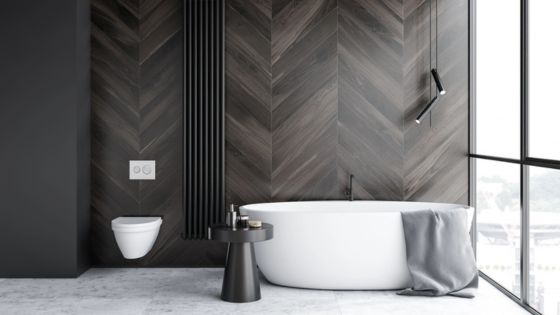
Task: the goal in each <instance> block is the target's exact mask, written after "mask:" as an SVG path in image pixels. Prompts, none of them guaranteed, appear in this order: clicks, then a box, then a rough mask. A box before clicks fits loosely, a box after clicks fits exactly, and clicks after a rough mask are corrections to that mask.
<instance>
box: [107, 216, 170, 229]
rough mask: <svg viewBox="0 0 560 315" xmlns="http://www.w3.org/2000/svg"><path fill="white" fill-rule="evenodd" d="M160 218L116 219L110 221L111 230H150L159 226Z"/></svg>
mask: <svg viewBox="0 0 560 315" xmlns="http://www.w3.org/2000/svg"><path fill="white" fill-rule="evenodd" d="M161 221H162V220H161V218H160V217H118V218H116V219H114V220H113V221H111V227H112V228H113V230H115V229H119V230H123V229H137V228H150V227H157V226H159V225H161Z"/></svg>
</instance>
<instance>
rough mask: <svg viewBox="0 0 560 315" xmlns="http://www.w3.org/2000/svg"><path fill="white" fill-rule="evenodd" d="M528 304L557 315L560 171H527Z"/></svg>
mask: <svg viewBox="0 0 560 315" xmlns="http://www.w3.org/2000/svg"><path fill="white" fill-rule="evenodd" d="M529 224H530V233H529V237H530V239H529V261H530V263H529V304H531V306H533V307H534V308H536V309H537V310H539V311H540V312H541V313H544V314H546V315H552V314H554V315H560V171H559V170H554V169H547V168H541V167H530V168H529Z"/></svg>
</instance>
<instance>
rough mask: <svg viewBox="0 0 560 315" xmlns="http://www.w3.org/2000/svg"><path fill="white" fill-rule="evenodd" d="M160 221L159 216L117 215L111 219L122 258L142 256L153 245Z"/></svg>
mask: <svg viewBox="0 0 560 315" xmlns="http://www.w3.org/2000/svg"><path fill="white" fill-rule="evenodd" d="M161 223H162V219H161V217H118V218H116V219H114V220H113V221H111V228H112V229H113V233H115V239H116V240H117V245H118V246H119V249H120V250H121V253H122V254H123V256H124V258H126V259H136V258H140V257H144V256H145V255H146V254H147V253H148V252H149V251H150V250H151V249H152V247H153V246H154V243H155V242H156V239H157V236H158V234H159V228H160V226H161Z"/></svg>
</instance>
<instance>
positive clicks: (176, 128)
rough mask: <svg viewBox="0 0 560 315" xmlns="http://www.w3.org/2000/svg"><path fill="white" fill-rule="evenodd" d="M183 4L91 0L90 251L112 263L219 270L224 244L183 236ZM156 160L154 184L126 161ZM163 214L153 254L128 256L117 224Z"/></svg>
mask: <svg viewBox="0 0 560 315" xmlns="http://www.w3.org/2000/svg"><path fill="white" fill-rule="evenodd" d="M182 27H183V7H182V1H181V0H160V1H156V0H154V1H117V0H93V1H92V39H91V40H92V129H93V130H92V181H93V182H92V252H93V256H94V257H93V258H94V263H95V264H98V265H108V266H112V265H115V266H123V265H126V266H131V265H138V266H189V265H192V266H200V265H220V264H222V263H223V261H224V256H225V248H224V246H223V245H220V244H214V243H211V242H188V241H183V240H182V239H181V237H180V234H181V231H182V216H183V210H182V203H181V198H182V196H181V191H182V189H181V177H180V174H181V172H182V168H181V163H180V152H181V150H182V144H181V142H182V137H181V123H182V122H181V120H180V119H181V118H180V117H182V114H181V113H182V112H181V111H182V60H183V57H182V46H183V41H182V40H183V39H182V38H183V36H182V31H183V30H182ZM134 159H154V160H156V161H157V164H156V166H157V179H156V180H155V181H142V182H137V181H130V180H129V179H128V161H129V160H134ZM127 214H142V215H149V214H158V215H164V221H163V222H164V223H163V225H162V227H161V231H160V234H159V237H158V239H157V242H156V244H155V245H154V248H153V249H152V251H151V252H150V253H149V254H148V255H147V256H146V257H144V258H142V259H139V260H135V261H126V260H124V259H123V258H122V255H121V253H120V252H119V250H118V248H117V245H116V242H115V240H114V237H113V233H112V231H111V220H112V219H113V218H115V217H118V216H121V215H127Z"/></svg>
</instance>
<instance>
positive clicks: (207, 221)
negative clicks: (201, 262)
mask: <svg viewBox="0 0 560 315" xmlns="http://www.w3.org/2000/svg"><path fill="white" fill-rule="evenodd" d="M184 8H185V14H184V34H185V38H184V40H185V42H184V43H185V47H184V65H185V66H184V70H185V71H184V82H185V86H184V103H185V107H184V111H183V112H184V117H183V129H184V130H183V131H184V146H183V147H184V149H183V165H184V170H185V171H184V177H183V187H184V191H183V193H184V194H183V207H184V221H185V228H184V233H183V235H182V236H183V238H184V239H190V240H199V239H207V237H208V226H209V225H211V224H214V223H219V222H224V221H225V218H224V215H225V204H224V202H225V201H224V199H225V187H224V186H225V178H224V176H225V137H224V129H225V119H224V117H225V101H224V96H225V83H224V82H225V81H224V68H225V61H224V60H225V59H224V55H225V45H224V43H225V30H224V25H225V13H224V0H185V2H184Z"/></svg>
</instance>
